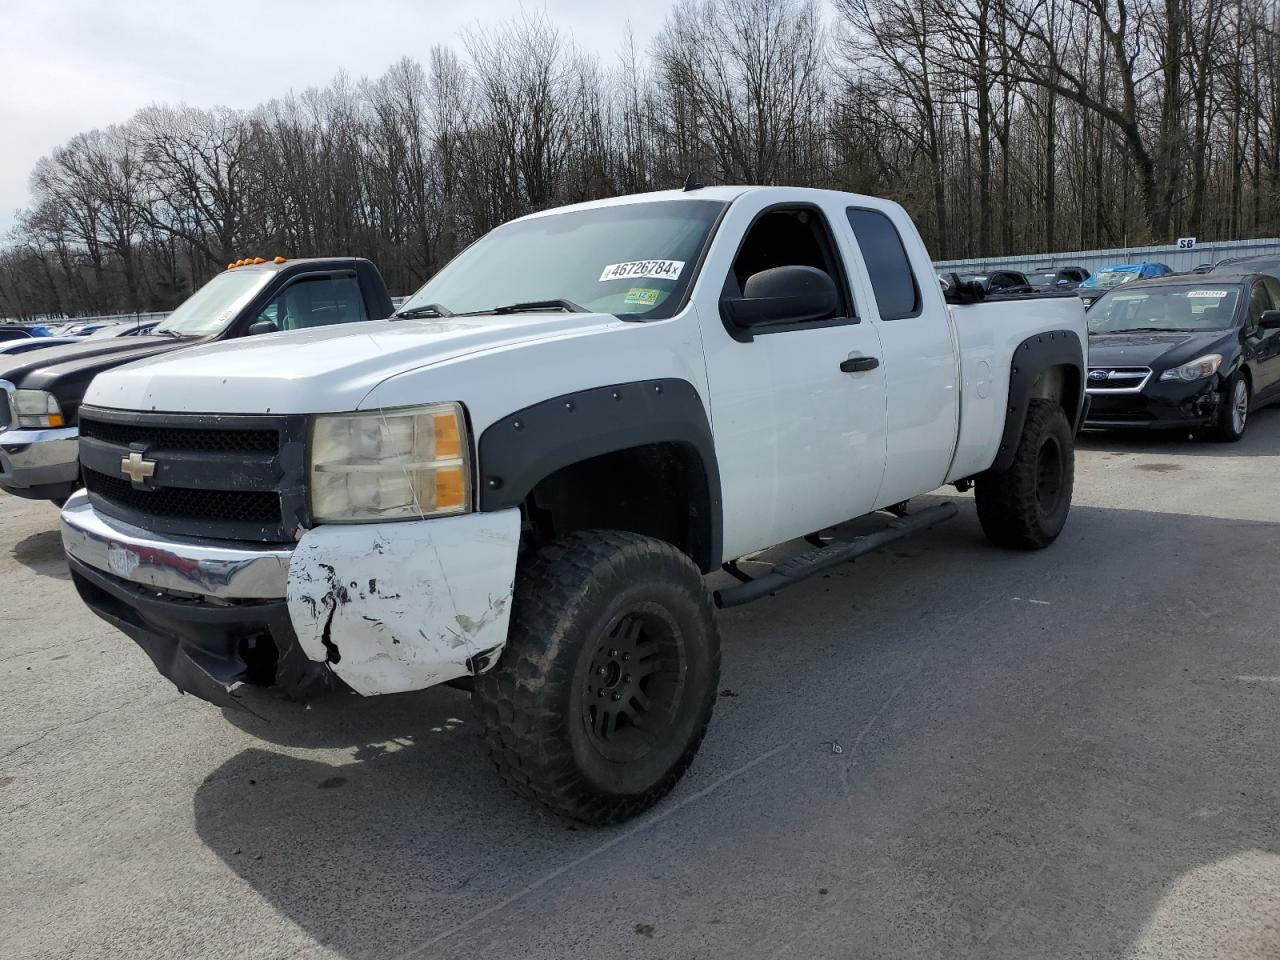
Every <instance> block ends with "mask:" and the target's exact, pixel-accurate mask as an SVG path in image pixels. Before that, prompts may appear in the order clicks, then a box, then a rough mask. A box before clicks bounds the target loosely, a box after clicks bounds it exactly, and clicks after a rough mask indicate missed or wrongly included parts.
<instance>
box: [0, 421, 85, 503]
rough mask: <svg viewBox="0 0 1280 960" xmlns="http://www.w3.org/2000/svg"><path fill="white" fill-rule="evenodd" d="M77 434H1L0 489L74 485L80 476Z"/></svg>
mask: <svg viewBox="0 0 1280 960" xmlns="http://www.w3.org/2000/svg"><path fill="white" fill-rule="evenodd" d="M79 456H80V430H79V428H77V427H58V428H54V429H49V430H5V431H4V432H3V433H0V486H4V487H17V488H19V489H27V488H28V487H42V486H46V485H48V484H54V483H74V482H75V481H76V480H77V479H78V478H79V476H80V461H79Z"/></svg>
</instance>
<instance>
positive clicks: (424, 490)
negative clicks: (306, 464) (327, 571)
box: [310, 403, 471, 523]
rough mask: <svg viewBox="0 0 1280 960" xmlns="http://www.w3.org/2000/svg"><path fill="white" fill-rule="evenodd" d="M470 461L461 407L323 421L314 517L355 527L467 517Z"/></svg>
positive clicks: (316, 451)
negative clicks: (456, 515)
mask: <svg viewBox="0 0 1280 960" xmlns="http://www.w3.org/2000/svg"><path fill="white" fill-rule="evenodd" d="M469 461H470V457H469V445H468V443H467V435H466V421H465V420H464V419H463V416H462V407H461V406H460V405H459V404H456V403H435V404H431V405H430V406H425V407H411V408H406V409H400V410H383V411H376V412H373V413H341V414H326V415H323V416H318V417H316V418H315V419H314V421H313V422H312V426H311V470H310V474H311V514H312V517H313V518H314V519H315V520H316V521H317V522H319V523H326V522H328V523H353V522H361V521H374V520H408V519H418V518H422V517H438V516H444V515H447V514H454V513H466V512H467V511H468V510H470V509H471V469H470V462H469Z"/></svg>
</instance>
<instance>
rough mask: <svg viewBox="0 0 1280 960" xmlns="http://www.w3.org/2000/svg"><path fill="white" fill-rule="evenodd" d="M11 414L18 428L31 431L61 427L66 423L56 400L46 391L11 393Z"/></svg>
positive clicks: (17, 391) (18, 391) (16, 391)
mask: <svg viewBox="0 0 1280 960" xmlns="http://www.w3.org/2000/svg"><path fill="white" fill-rule="evenodd" d="M13 412H14V414H15V415H16V416H17V418H18V426H20V427H27V428H28V429H32V430H39V429H41V428H44V427H63V426H66V423H67V421H66V420H65V419H64V418H63V416H62V408H61V407H60V406H58V400H57V398H56V397H54V395H53V394H52V393H49V392H48V391H47V390H15V391H13Z"/></svg>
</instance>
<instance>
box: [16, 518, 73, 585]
mask: <svg viewBox="0 0 1280 960" xmlns="http://www.w3.org/2000/svg"><path fill="white" fill-rule="evenodd" d="M12 552H13V559H14V560H16V561H18V563H20V564H22V565H23V566H24V567H26V568H27V569H28V570H31V571H32V572H33V573H38V574H40V576H42V577H52V578H53V579H55V580H70V579H71V571H70V570H68V569H67V557H66V554H64V553H63V552H62V534H61V533H60V532H59V531H58V530H57V529H56V527H55V529H53V530H41V531H40V532H39V533H33V534H31V535H30V536H28V537H24V538H23V539H21V540H19V541H18V542H17V543H15V544H14V545H13V548H12Z"/></svg>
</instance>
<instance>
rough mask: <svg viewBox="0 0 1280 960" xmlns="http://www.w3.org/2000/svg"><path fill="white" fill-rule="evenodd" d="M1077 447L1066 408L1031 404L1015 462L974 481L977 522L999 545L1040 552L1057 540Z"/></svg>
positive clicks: (1072, 481)
mask: <svg viewBox="0 0 1280 960" xmlns="http://www.w3.org/2000/svg"><path fill="white" fill-rule="evenodd" d="M1074 485H1075V444H1074V441H1073V440H1072V436H1071V425H1070V424H1069V423H1067V417H1066V414H1064V413H1063V412H1062V407H1061V406H1059V405H1058V403H1057V402H1056V401H1053V400H1032V401H1031V403H1030V405H1029V406H1028V408H1027V419H1026V421H1025V422H1024V423H1023V426H1022V436H1021V437H1019V438H1018V448H1017V450H1016V451H1015V453H1014V456H1013V462H1012V463H1011V464H1010V465H1009V466H1008V467H1007V468H1006V469H1004V470H1001V471H999V472H998V473H990V472H988V473H985V474H982V475H981V476H979V477H978V478H977V480H976V482H975V483H974V491H973V496H974V500H975V502H976V504H977V507H978V521H979V522H980V523H981V524H982V531H983V533H985V534H986V535H987V539H988V540H990V541H991V542H992V543H994V544H996V545H997V546H1001V547H1012V548H1015V549H1020V550H1039V549H1042V548H1043V547H1047V546H1048V545H1049V544H1051V543H1053V541H1054V540H1056V539H1057V537H1058V534H1059V533H1061V532H1062V527H1063V526H1064V525H1065V524H1066V522H1067V513H1068V512H1069V511H1070V510H1071V491H1072V489H1073V487H1074Z"/></svg>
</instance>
